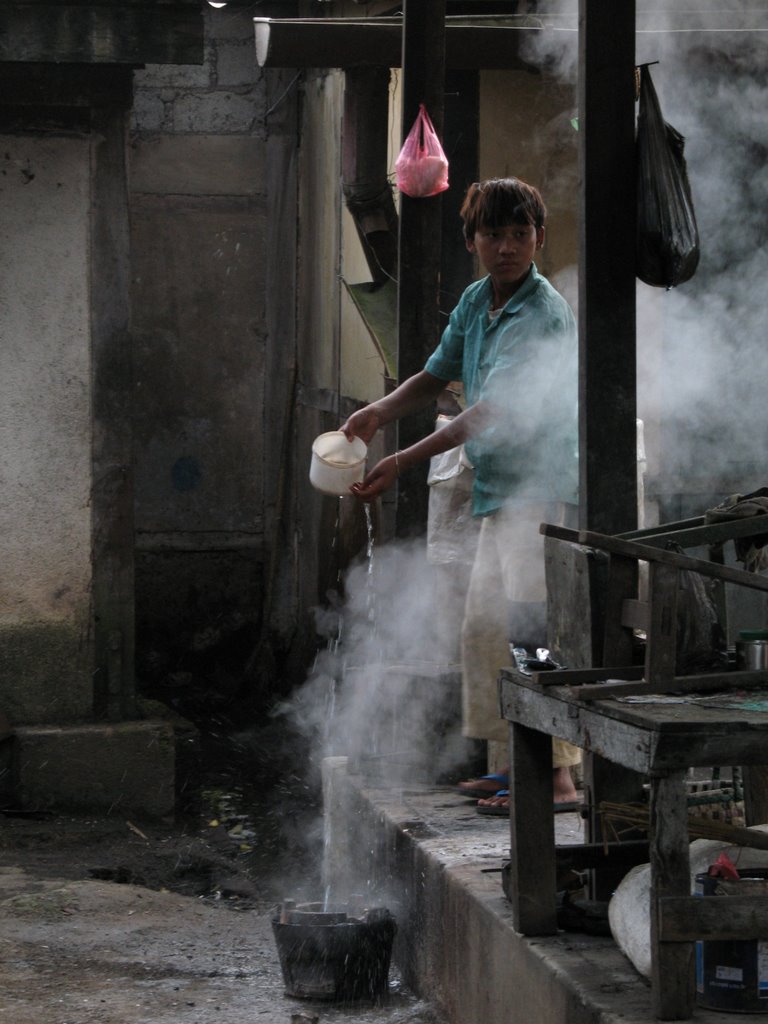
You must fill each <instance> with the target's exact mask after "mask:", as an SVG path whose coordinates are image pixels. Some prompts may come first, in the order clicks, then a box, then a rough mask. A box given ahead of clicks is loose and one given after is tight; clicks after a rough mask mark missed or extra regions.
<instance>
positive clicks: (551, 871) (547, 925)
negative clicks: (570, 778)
mask: <svg viewBox="0 0 768 1024" xmlns="http://www.w3.org/2000/svg"><path fill="white" fill-rule="evenodd" d="M509 736H510V741H509V763H510V772H509V796H510V819H509V820H510V863H509V869H508V872H507V873H506V885H507V897H508V898H509V900H510V902H511V904H512V920H513V924H514V928H515V931H518V932H521V933H522V934H523V935H555V934H557V902H556V885H555V879H556V861H555V820H554V815H553V814H552V801H553V799H554V792H553V787H552V743H551V741H550V739H549V737H548V736H546V735H545V734H544V733H541V732H537V731H536V730H534V729H528V728H526V727H524V726H521V725H516V724H513V725H511V726H510V730H509Z"/></svg>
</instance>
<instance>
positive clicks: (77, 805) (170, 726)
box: [5, 719, 196, 819]
mask: <svg viewBox="0 0 768 1024" xmlns="http://www.w3.org/2000/svg"><path fill="white" fill-rule="evenodd" d="M195 743H196V732H195V730H194V728H193V727H192V726H189V725H185V726H184V727H180V726H179V725H178V724H176V723H174V722H171V721H165V720H160V719H157V720H154V719H153V720H142V721H126V722H98V723H84V724H73V725H64V726H53V725H50V726H49V725H28V726H17V727H16V729H15V730H14V731H13V736H12V738H11V740H10V741H9V745H10V747H11V753H10V775H11V785H10V787H8V788H7V789H6V790H5V792H8V791H10V794H11V795H12V798H13V801H14V802H15V804H16V806H18V807H23V808H26V809H30V808H34V809H37V810H48V809H56V810H85V811H94V812H108V813H112V812H114V813H120V814H122V813H131V814H134V815H139V816H143V815H146V816H148V817H151V818H168V819H170V818H173V816H174V814H175V811H176V806H177V797H178V794H177V788H178V787H177V782H178V769H179V762H180V760H181V759H182V758H183V756H184V751H185V749H186V748H187V747H188V746H189V745H190V744H192V745H194V744H195Z"/></svg>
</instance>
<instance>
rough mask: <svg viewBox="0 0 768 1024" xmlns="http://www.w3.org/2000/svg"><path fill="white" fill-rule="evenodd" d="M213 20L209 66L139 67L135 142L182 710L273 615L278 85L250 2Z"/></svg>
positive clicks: (140, 363)
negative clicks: (271, 402) (271, 335)
mask: <svg viewBox="0 0 768 1024" xmlns="http://www.w3.org/2000/svg"><path fill="white" fill-rule="evenodd" d="M205 20H206V35H205V56H204V63H203V65H202V66H194V65H190V66H185V65H182V66H178V67H168V66H148V67H147V68H146V69H145V70H143V71H137V72H136V74H135V77H134V115H133V124H132V133H131V149H130V189H131V231H132V237H131V249H132V264H133V266H132V271H133V272H132V307H133V335H134V343H135V346H136V376H135V392H134V400H135V411H136V420H135V422H136V430H135V460H136V529H137V584H136V602H137V639H138V673H139V683H140V686H141V688H142V690H143V691H144V692H149V693H158V695H162V696H168V695H169V694H171V695H172V696H173V697H179V696H180V697H181V699H182V706H184V705H185V703H186V702H187V701H191V702H192V705H195V703H196V702H198V701H201V700H202V701H203V702H205V701H207V700H209V699H212V700H213V701H214V703H216V702H219V703H223V704H226V702H227V701H228V700H229V699H230V698H231V697H234V696H235V695H237V694H238V693H239V692H240V689H241V686H242V684H243V667H244V665H245V664H246V662H247V659H248V656H249V654H250V651H251V650H252V649H253V646H254V645H255V642H256V637H257V634H258V630H259V625H260V618H261V608H262V588H263V585H264V578H263V563H264V557H265V554H264V547H263V541H264V503H265V496H266V494H267V493H268V490H269V486H270V484H269V482H267V484H265V479H264V448H265V444H266V445H274V444H278V445H279V443H280V440H279V438H276V437H274V436H272V434H271V433H270V432H269V426H268V415H267V408H268V397H267V390H268V388H269V387H270V385H271V386H272V388H275V387H277V386H279V385H278V382H277V381H275V380H272V381H269V380H268V378H267V377H266V374H265V352H266V346H267V344H268V338H267V331H266V323H265V311H266V304H267V289H266V266H267V264H268V261H269V259H270V253H269V252H268V250H267V204H268V196H267V184H266V169H265V168H266V160H265V152H266V137H267V127H266V118H265V110H266V88H265V80H264V75H263V74H261V73H260V72H259V69H258V68H257V66H256V59H255V48H254V40H253V25H252V20H251V16H250V12H249V11H246V10H243V9H240V10H238V9H235V8H227V9H222V10H220V11H218V10H213V9H208V10H207V12H206V14H205ZM289 230H294V225H290V226H289ZM272 340H273V341H274V342H275V343H277V344H279V343H280V339H272ZM265 430H266V433H265ZM210 691H215V693H213V696H211V693H210Z"/></svg>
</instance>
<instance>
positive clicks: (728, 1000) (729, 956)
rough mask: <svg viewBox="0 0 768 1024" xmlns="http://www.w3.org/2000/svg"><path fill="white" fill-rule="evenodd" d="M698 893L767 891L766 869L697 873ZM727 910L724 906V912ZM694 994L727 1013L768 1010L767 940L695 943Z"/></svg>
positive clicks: (764, 892) (767, 892)
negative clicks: (728, 875) (728, 874)
mask: <svg viewBox="0 0 768 1024" xmlns="http://www.w3.org/2000/svg"><path fill="white" fill-rule="evenodd" d="M695 892H696V895H697V896H719V897H721V898H725V899H727V898H728V896H729V895H734V896H735V895H738V896H748V895H750V894H751V893H754V894H755V895H760V896H765V895H768V871H766V870H764V869H751V870H744V871H739V878H738V879H735V878H734V879H732V880H728V879H722V878H713V877H711V876H709V875H707V874H700V875H696V887H695ZM727 913H728V911H727V907H724V908H723V915H724V916H725V915H726V914H727ZM696 997H697V1002H698V1003H699V1005H700V1006H706V1007H709V1009H711V1010H723V1011H725V1012H727V1013H766V1012H768V942H763V941H759V940H757V939H746V940H714V941H712V940H710V939H707V940H705V941H700V942H697V943H696Z"/></svg>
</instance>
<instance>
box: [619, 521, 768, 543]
mask: <svg viewBox="0 0 768 1024" xmlns="http://www.w3.org/2000/svg"><path fill="white" fill-rule="evenodd" d="M761 533H768V514H766V515H759V516H750V517H748V518H746V519H733V520H731V521H729V522H725V523H724V522H720V523H707V522H706V520H705V519H704V517H703V516H699V517H697V518H696V519H687V520H681V521H680V522H679V523H662V524H661V525H660V526H657V527H654V528H653V529H651V530H635V531H634V532H630V533H622V534H619V535H618V536H619V537H620V538H621V539H622V540H633V541H637V542H638V543H640V544H648V545H650V546H661V545H664V544H667V543H669V541H674V542H675V543H676V544H679V545H680V547H681V548H695V547H704V546H711V545H713V544H724V543H726V542H727V541H729V540H734V539H735V538H737V537H754V536H756V535H758V534H761Z"/></svg>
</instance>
